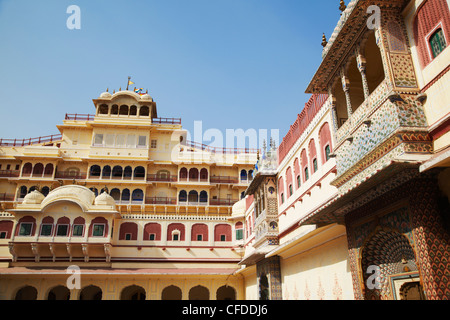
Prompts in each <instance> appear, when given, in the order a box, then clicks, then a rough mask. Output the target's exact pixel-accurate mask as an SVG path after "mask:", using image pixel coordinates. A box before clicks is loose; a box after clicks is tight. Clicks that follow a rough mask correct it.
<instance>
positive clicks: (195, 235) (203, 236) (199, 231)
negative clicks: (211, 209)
mask: <svg viewBox="0 0 450 320" xmlns="http://www.w3.org/2000/svg"><path fill="white" fill-rule="evenodd" d="M191 241H208V226H207V225H206V224H204V223H196V224H194V225H193V226H192V230H191Z"/></svg>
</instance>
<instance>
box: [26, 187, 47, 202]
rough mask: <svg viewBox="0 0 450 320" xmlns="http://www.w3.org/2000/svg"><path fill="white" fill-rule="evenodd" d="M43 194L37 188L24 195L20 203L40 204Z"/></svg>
mask: <svg viewBox="0 0 450 320" xmlns="http://www.w3.org/2000/svg"><path fill="white" fill-rule="evenodd" d="M44 198H45V196H44V195H43V194H42V193H40V192H39V191H37V190H34V191H31V192H30V193H29V194H27V195H26V196H25V198H24V199H23V202H22V204H40V203H41V202H42V201H43V200H44Z"/></svg>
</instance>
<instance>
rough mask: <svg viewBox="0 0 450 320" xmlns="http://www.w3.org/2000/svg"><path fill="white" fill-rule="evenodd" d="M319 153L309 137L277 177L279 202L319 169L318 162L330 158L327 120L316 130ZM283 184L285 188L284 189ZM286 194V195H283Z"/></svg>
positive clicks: (290, 194)
mask: <svg viewBox="0 0 450 320" xmlns="http://www.w3.org/2000/svg"><path fill="white" fill-rule="evenodd" d="M318 137H319V143H318V144H319V148H320V149H319V153H317V149H316V141H315V139H314V138H311V139H310V140H309V142H308V147H307V148H306V147H304V148H302V150H301V152H300V155H299V156H297V157H295V158H294V162H293V164H292V165H290V166H288V167H287V169H286V171H285V172H284V175H282V176H281V177H280V178H279V179H278V194H279V197H280V203H282V204H283V203H284V201H285V199H287V198H289V197H290V196H292V195H293V193H294V192H295V190H297V189H299V188H300V187H301V185H302V183H305V182H306V181H308V180H309V178H310V176H311V175H313V174H314V173H316V172H317V171H318V170H319V166H320V165H319V163H321V164H322V165H323V164H325V163H326V162H327V161H328V160H330V158H331V153H332V141H331V131H330V125H329V124H328V122H325V123H324V124H323V125H322V126H321V128H320V129H319V132H318ZM285 186H286V188H287V190H286V191H285ZM285 195H287V197H285Z"/></svg>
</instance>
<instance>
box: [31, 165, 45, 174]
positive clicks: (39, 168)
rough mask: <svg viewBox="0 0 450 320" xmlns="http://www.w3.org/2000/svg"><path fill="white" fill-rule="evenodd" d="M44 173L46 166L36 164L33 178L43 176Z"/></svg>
mask: <svg viewBox="0 0 450 320" xmlns="http://www.w3.org/2000/svg"><path fill="white" fill-rule="evenodd" d="M43 173H44V165H43V164H42V163H36V164H35V165H34V167H33V177H36V176H42V174H43Z"/></svg>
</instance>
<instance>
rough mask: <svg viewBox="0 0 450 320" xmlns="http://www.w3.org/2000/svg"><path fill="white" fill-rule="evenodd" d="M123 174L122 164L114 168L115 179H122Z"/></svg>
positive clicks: (113, 175)
mask: <svg viewBox="0 0 450 320" xmlns="http://www.w3.org/2000/svg"><path fill="white" fill-rule="evenodd" d="M122 175H123V169H122V167H121V166H115V167H114V168H113V170H112V177H113V179H114V178H115V179H120V178H122Z"/></svg>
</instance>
